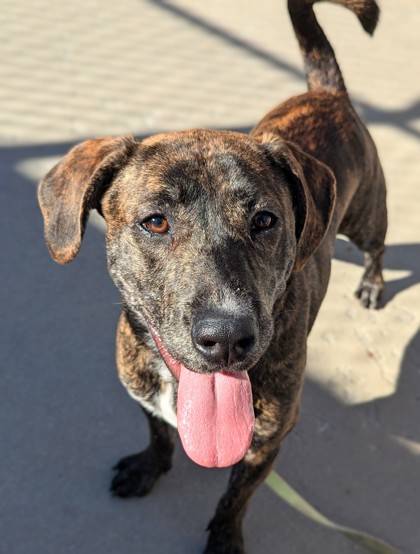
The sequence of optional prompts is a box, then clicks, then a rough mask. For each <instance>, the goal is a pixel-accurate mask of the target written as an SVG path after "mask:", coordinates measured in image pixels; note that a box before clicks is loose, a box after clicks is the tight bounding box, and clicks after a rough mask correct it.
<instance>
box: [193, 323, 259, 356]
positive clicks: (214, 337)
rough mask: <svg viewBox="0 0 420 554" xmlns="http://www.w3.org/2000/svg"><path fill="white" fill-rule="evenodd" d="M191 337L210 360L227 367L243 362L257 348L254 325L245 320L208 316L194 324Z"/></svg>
mask: <svg viewBox="0 0 420 554" xmlns="http://www.w3.org/2000/svg"><path fill="white" fill-rule="evenodd" d="M191 334H192V340H193V343H194V346H195V348H196V349H197V350H198V351H199V352H200V353H201V354H202V355H203V356H204V357H205V358H206V360H208V361H209V362H212V363H217V364H224V365H225V366H229V365H230V364H232V363H234V362H239V361H243V360H244V359H245V358H246V357H247V355H248V354H249V353H250V352H251V350H252V349H253V346H254V344H255V329H254V324H253V321H252V320H251V319H250V318H248V317H244V316H226V315H222V314H217V313H215V312H207V313H206V314H203V315H202V317H200V318H199V319H197V320H196V321H195V322H194V324H193V327H192V332H191Z"/></svg>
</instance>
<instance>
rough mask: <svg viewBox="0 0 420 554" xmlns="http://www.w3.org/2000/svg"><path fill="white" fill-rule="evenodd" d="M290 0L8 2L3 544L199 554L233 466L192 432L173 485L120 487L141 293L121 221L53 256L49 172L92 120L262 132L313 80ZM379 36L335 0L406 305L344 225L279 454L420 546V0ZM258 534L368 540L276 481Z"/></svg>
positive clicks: (384, 529) (338, 546)
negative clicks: (376, 296)
mask: <svg viewBox="0 0 420 554" xmlns="http://www.w3.org/2000/svg"><path fill="white" fill-rule="evenodd" d="M284 4H285V2H283V1H282V2H280V1H274V0H260V1H259V2H256V3H251V2H245V1H244V0H235V1H233V0H232V1H231V2H226V1H225V0H224V1H223V0H212V2H207V3H204V2H197V1H192V0H178V1H177V2H171V3H166V2H160V1H157V0H154V1H153V0H150V1H147V0H143V1H140V0H138V1H136V0H124V1H121V2H118V3H115V2H111V1H110V0H101V1H96V0H85V1H83V2H82V1H81V0H74V1H72V2H66V3H64V2H55V3H53V2H47V1H46V0H32V1H31V2H29V1H24V0H3V2H2V41H1V44H0V52H1V56H0V68H1V75H2V87H1V89H0V108H1V109H0V121H1V125H0V209H1V216H0V251H1V253H2V256H1V265H0V272H1V273H0V278H1V288H0V305H1V307H2V318H1V322H0V368H1V373H0V383H1V384H0V387H1V388H0V391H1V402H0V429H1V436H0V441H1V442H0V444H1V456H0V552H1V554H41V553H42V554H67V553H72V552H75V553H77V554H96V553H97V554H99V553H101V554H134V553H140V552H141V553H142V554H155V553H159V554H161V553H162V554H166V553H171V554H177V553H186V552H187V553H198V552H200V549H201V548H202V547H203V544H204V541H205V532H204V528H205V525H206V523H207V521H208V519H209V518H210V516H211V514H212V512H213V509H214V507H215V504H216V502H217V499H218V497H219V496H220V494H221V492H222V491H223V488H224V485H225V482H226V478H227V472H226V471H209V470H204V469H200V468H198V467H196V466H194V465H193V463H192V462H190V461H188V460H187V459H186V457H185V455H184V454H183V452H182V451H181V449H180V448H178V450H177V453H176V460H175V467H174V469H173V471H172V472H171V473H170V474H168V475H167V476H165V477H164V478H163V479H162V480H161V481H160V483H159V484H158V486H157V487H156V489H155V491H154V492H153V494H151V495H150V496H149V497H148V498H145V499H142V500H130V501H122V500H117V499H113V498H111V497H110V495H109V493H108V490H107V488H108V484H109V480H110V476H111V473H110V467H111V466H112V464H113V463H114V462H115V461H116V460H117V459H118V458H119V457H121V456H122V455H125V454H129V453H132V452H134V451H136V450H137V449H140V448H142V447H143V446H144V445H145V444H146V442H147V430H146V426H145V421H144V418H143V416H142V415H141V413H139V410H138V408H137V407H136V405H135V404H134V402H133V401H132V400H130V399H129V398H128V396H126V394H125V392H124V391H123V389H122V387H121V386H120V385H119V382H118V380H117V377H116V375H115V370H114V328H115V324H116V319H117V316H118V310H119V306H118V302H119V298H118V295H117V292H116V290H115V289H114V287H113V285H112V283H111V281H110V279H109V278H108V276H107V274H106V268H105V256H104V245H103V234H102V230H101V226H100V225H96V224H95V222H96V220H93V225H90V226H89V229H88V231H87V234H86V235H87V236H86V240H85V242H84V245H83V247H82V251H81V253H80V256H79V257H78V258H77V260H76V261H75V262H74V263H73V264H71V265H70V266H67V267H59V266H57V265H55V264H53V262H52V261H51V260H50V259H49V257H48V255H47V251H46V248H45V247H44V244H43V240H42V225H41V219H40V215H39V213H38V210H37V205H36V200H35V184H36V181H37V179H38V178H39V177H40V176H41V175H42V174H43V173H44V172H45V171H46V170H47V169H48V168H49V167H50V166H51V164H52V163H53V162H54V161H55V159H56V158H57V157H59V156H61V155H62V154H64V153H65V151H66V150H67V149H68V148H69V147H70V146H71V145H73V144H74V143H76V142H78V141H80V140H81V139H83V138H85V137H89V136H100V135H105V134H113V133H128V132H132V133H134V134H136V135H137V136H142V135H146V134H149V133H152V132H155V131H158V130H164V129H165V130H166V129H175V128H187V127H194V126H211V127H221V128H235V129H247V128H249V127H250V126H252V125H253V124H254V123H255V122H256V121H257V120H258V118H259V117H260V116H262V115H263V114H264V113H265V112H266V111H267V110H268V109H269V108H270V107H271V106H272V105H274V104H275V103H276V102H278V101H280V100H281V99H284V98H286V97H287V96H289V95H291V94H294V93H297V92H300V91H302V90H304V82H303V79H302V71H301V67H302V65H301V60H300V57H299V52H298V49H297V47H296V44H295V41H294V38H293V36H292V33H291V29H290V25H289V21H288V18H287V16H286V11H285V6H284ZM381 5H382V8H383V17H382V21H381V24H380V26H379V28H378V31H377V34H376V36H375V38H374V39H373V40H371V39H370V38H369V37H367V36H365V35H364V34H363V32H362V31H361V29H360V28H359V26H358V25H357V22H356V21H355V20H354V18H353V17H352V16H351V14H348V13H345V12H344V11H343V10H342V9H340V8H339V7H336V6H327V5H326V6H320V8H319V10H318V13H319V14H320V19H321V21H322V24H323V25H324V28H325V29H326V31H327V33H328V35H329V37H330V38H331V40H332V42H333V44H334V46H335V48H336V51H337V54H338V58H339V61H340V63H341V66H342V68H343V70H344V75H345V78H346V82H347V84H348V86H349V89H350V92H351V94H352V98H353V100H354V102H355V104H356V106H357V108H358V109H359V111H360V112H361V113H362V115H363V116H364V118H365V120H366V121H367V122H368V124H369V128H370V129H371V132H372V134H373V136H374V138H375V140H376V142H377V145H378V149H379V152H380V154H381V158H382V160H383V163H384V167H385V173H386V176H387V179H388V183H389V208H390V230H389V235H388V242H389V248H388V253H387V257H386V267H387V271H386V278H387V281H388V286H387V300H388V303H387V305H386V307H385V308H384V309H383V310H380V311H378V312H375V313H371V312H366V311H364V310H363V309H362V308H359V306H358V305H357V303H356V301H355V300H354V299H353V297H352V291H353V289H354V288H355V286H356V283H357V281H358V279H359V277H360V273H361V257H360V255H359V253H357V252H356V250H355V249H354V248H353V247H352V246H351V245H349V244H348V243H346V242H345V241H344V240H342V239H339V240H338V242H337V253H336V260H335V261H334V267H333V275H332V279H331V285H330V289H329V292H328V295H327V298H326V301H325V303H324V305H323V308H322V310H321V313H320V316H319V318H318V321H317V324H316V326H315V329H314V332H313V334H312V336H311V339H310V356H309V363H308V379H307V384H306V389H305V394H304V402H303V410H302V418H301V422H300V424H299V425H298V427H297V428H296V430H295V432H294V433H293V434H292V435H291V436H290V438H289V439H288V440H287V442H286V443H285V445H284V448H283V453H282V455H281V456H280V457H279V459H278V461H277V464H276V467H277V469H278V470H279V471H280V472H281V473H282V475H283V476H285V477H286V478H287V479H288V480H289V481H290V483H291V484H293V485H294V486H295V487H296V488H297V489H298V490H299V491H300V492H302V493H303V494H304V495H305V496H306V497H307V498H308V499H309V500H310V501H312V502H313V503H314V504H315V505H316V506H317V507H319V508H320V509H321V510H322V511H324V512H325V513H326V514H327V515H330V516H332V517H334V518H335V519H337V520H339V521H340V522H342V523H344V524H347V525H352V526H355V527H358V528H362V529H364V530H366V531H369V532H372V533H376V534H378V535H380V536H382V537H383V538H385V539H387V540H389V541H391V542H393V543H394V544H395V545H397V546H399V547H400V548H401V550H402V552H404V553H407V554H417V553H418V552H420V528H419V524H418V520H419V513H420V494H419V493H420V423H419V422H420V362H419V354H420V333H419V320H420V256H419V252H420V251H419V242H420V224H419V213H420V186H419V179H420V145H419V138H420V83H419V77H418V75H419V71H418V69H419V67H418V52H419V46H420V44H419V43H420V39H419V36H418V29H419V27H420V10H419V9H418V6H417V5H416V3H415V2H412V0H399V1H398V2H393V1H392V0H383V1H382V2H381ZM245 536H246V540H247V544H248V550H249V552H250V553H251V554H252V553H255V554H256V553H260V552H264V553H265V554H274V553H278V552H284V553H286V554H298V553H299V554H305V553H308V554H309V553H311V554H312V553H314V552H315V553H322V554H337V553H340V554H347V553H351V552H361V550H360V549H358V548H356V547H355V546H353V545H352V544H350V543H348V542H347V541H346V540H344V539H342V538H340V537H338V536H336V535H334V534H333V533H331V532H328V531H326V530H324V529H321V528H319V527H317V526H316V525H314V524H312V523H311V522H309V521H307V520H306V519H304V518H303V517H301V516H300V515H298V514H296V513H295V512H293V511H292V510H291V509H289V508H288V507H286V506H285V505H284V504H283V503H282V502H280V501H279V500H278V499H277V498H276V497H275V496H274V495H272V493H271V492H270V491H269V490H268V489H267V488H266V487H261V488H260V489H259V491H258V493H257V494H256V496H255V498H254V499H253V501H252V504H251V507H250V510H249V513H248V516H247V519H246V527H245Z"/></svg>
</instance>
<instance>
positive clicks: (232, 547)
mask: <svg viewBox="0 0 420 554" xmlns="http://www.w3.org/2000/svg"><path fill="white" fill-rule="evenodd" d="M204 554H245V550H244V545H243V542H242V540H241V541H239V542H237V541H234V542H232V541H230V540H229V541H227V540H226V538H225V539H224V538H223V537H220V538H214V537H212V536H211V535H210V537H209V540H208V542H207V546H206V549H205V550H204Z"/></svg>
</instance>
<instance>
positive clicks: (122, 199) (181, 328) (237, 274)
mask: <svg viewBox="0 0 420 554" xmlns="http://www.w3.org/2000/svg"><path fill="white" fill-rule="evenodd" d="M290 148H293V147H292V146H290V145H285V144H284V143H283V142H278V141H277V142H276V141H273V140H271V141H270V142H269V143H268V144H261V143H259V142H257V141H256V140H254V139H252V138H250V137H248V136H246V135H242V134H238V133H227V132H226V133H222V132H215V131H188V132H180V133H171V134H167V135H157V136H155V137H152V138H150V139H147V140H145V141H143V142H142V143H136V142H134V141H132V140H130V139H104V140H102V141H90V142H88V143H83V144H82V145H80V146H79V147H76V149H74V150H73V151H72V152H70V154H68V156H67V160H66V158H65V159H64V161H63V162H61V164H59V165H58V166H56V168H54V169H53V170H52V171H51V172H50V173H49V174H48V175H47V177H46V178H45V179H44V181H43V182H42V183H41V186H40V193H39V198H40V204H41V208H42V211H43V214H44V217H45V222H46V238H47V243H48V244H49V247H50V250H51V252H52V254H53V256H54V257H55V259H57V261H61V262H67V261H70V259H72V258H73V257H74V255H75V254H76V253H77V250H78V248H79V246H80V240H81V236H82V234H83V228H84V223H85V220H86V217H87V212H88V210H89V208H91V207H98V209H99V210H100V212H101V213H102V214H103V216H104V218H105V221H106V224H107V235H106V240H107V253H108V265H109V270H110V273H111V276H112V278H113V280H114V282H115V284H116V285H117V287H118V288H119V290H120V292H121V294H122V296H123V299H124V302H125V304H126V305H127V306H128V307H129V309H130V311H131V312H132V313H133V314H134V315H135V316H137V318H138V319H139V320H140V321H142V322H145V323H146V324H147V325H148V327H149V329H150V330H151V332H152V335H153V336H154V338H155V340H157V341H158V343H159V344H160V346H161V347H163V348H165V349H166V350H167V351H168V352H169V353H170V355H171V356H172V357H173V358H174V359H175V360H177V361H179V362H182V363H183V364H184V365H185V366H186V367H188V368H190V369H192V370H195V371H198V372H207V371H215V370H220V369H227V368H229V369H231V370H242V369H249V368H251V367H252V366H253V365H254V364H255V363H256V362H257V360H258V359H259V358H260V357H261V355H262V354H263V353H264V351H265V350H266V348H267V347H268V345H269V343H270V340H271V338H272V334H273V308H274V305H275V303H276V301H277V300H278V299H279V298H280V297H281V295H282V294H283V293H284V291H285V290H286V286H287V282H288V279H289V278H290V276H291V274H292V271H293V270H298V269H300V268H301V267H302V266H303V265H304V263H305V262H306V259H307V258H308V255H309V254H310V253H311V252H312V251H313V249H314V248H316V246H317V244H319V242H320V240H321V239H322V236H323V235H324V233H325V231H326V228H327V226H328V222H329V218H330V214H331V211H332V206H333V203H334V193H333V192H334V191H333V189H334V182H333V181H334V180H333V177H332V175H331V172H330V171H329V170H328V169H327V168H326V167H325V166H322V164H319V162H317V161H316V160H313V158H310V157H308V156H306V155H304V154H303V153H301V152H300V151H298V150H294V151H293V152H292V151H291V150H290ZM78 149H79V150H78ZM302 160H303V162H302ZM308 160H309V161H308ZM306 166H308V167H306ZM305 173H306V175H307V176H308V177H309V178H311V179H312V180H313V184H312V186H314V183H315V182H316V187H317V188H319V187H320V179H321V181H322V183H323V184H322V186H323V187H324V188H325V183H327V184H328V187H327V188H325V190H323V191H321V194H320V196H321V198H320V199H318V202H317V201H316V199H314V198H313V195H312V193H311V188H310V187H311V185H308V184H307V183H306V179H305ZM326 192H327V194H326ZM327 197H328V198H327ZM309 243H310V244H309ZM308 253H309V254H308Z"/></svg>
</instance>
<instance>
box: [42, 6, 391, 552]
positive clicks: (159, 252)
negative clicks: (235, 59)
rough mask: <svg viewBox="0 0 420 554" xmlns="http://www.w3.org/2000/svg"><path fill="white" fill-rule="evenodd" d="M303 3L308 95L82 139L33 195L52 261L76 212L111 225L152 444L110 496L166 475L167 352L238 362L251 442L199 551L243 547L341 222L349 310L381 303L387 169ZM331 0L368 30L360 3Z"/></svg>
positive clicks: (114, 269) (131, 359) (67, 251)
mask: <svg viewBox="0 0 420 554" xmlns="http://www.w3.org/2000/svg"><path fill="white" fill-rule="evenodd" d="M315 1H316V0H289V12H290V16H291V19H292V22H293V26H294V30H295V32H296V36H297V39H298V41H299V44H300V47H301V50H302V52H303V56H304V60H305V67H306V73H307V80H308V88H309V91H308V92H307V93H306V94H303V95H301V96H297V97H294V98H292V99H290V100H288V101H286V102H285V103H283V104H281V105H280V106H278V107H276V108H275V109H274V110H272V111H271V112H270V113H269V114H268V115H266V116H265V117H264V119H263V120H262V121H261V122H260V123H259V124H258V125H257V127H255V129H254V130H253V131H252V132H251V133H250V135H249V136H247V135H244V134H240V133H233V132H219V131H210V130H191V131H184V132H174V133H167V134H160V135H157V136H153V137H151V138H148V139H146V140H143V141H141V142H139V141H136V140H134V139H133V138H105V139H98V140H91V141H86V142H84V143H82V144H80V145H78V146H76V147H75V148H73V149H72V150H71V151H70V152H69V153H68V154H67V156H66V157H65V158H64V159H63V160H62V161H61V162H60V163H59V164H58V165H56V166H55V167H54V168H53V169H52V170H51V171H50V172H49V173H48V175H47V176H46V177H45V178H44V180H43V181H42V182H41V184H40V187H39V203H40V206H41V210H42V214H43V216H44V220H45V236H46V242H47V244H48V248H49V250H50V252H51V255H52V257H53V258H54V259H55V260H56V261H57V262H59V263H67V262H70V261H71V260H72V259H73V258H74V257H75V256H76V254H77V252H78V250H79V247H80V244H81V240H82V236H83V232H84V228H85V224H86V220H87V218H88V213H89V210H91V209H95V208H96V209H97V210H98V211H99V213H101V214H102V215H103V217H104V219H105V221H106V227H107V231H106V243H107V255H108V265H109V271H110V274H111V276H112V278H113V280H114V282H115V284H116V285H117V287H118V288H119V290H120V292H121V295H122V299H123V306H124V308H123V312H122V315H121V318H120V321H119V326H118V334H117V362H118V369H119V375H120V378H121V381H122V382H123V384H124V385H125V386H126V387H127V389H128V392H129V393H130V394H131V396H133V397H134V398H135V399H136V400H138V401H139V402H140V404H141V405H142V406H143V408H144V411H145V413H146V415H147V417H148V420H149V424H150V437H151V438H150V445H149V446H148V448H147V449H146V450H144V451H143V452H141V453H140V454H135V455H133V456H129V457H127V458H124V459H122V460H121V461H120V462H119V463H118V464H117V465H116V466H115V468H114V469H115V471H116V474H115V476H114V479H113V481H112V485H111V489H112V492H113V493H114V494H115V495H118V496H122V497H127V496H142V495H145V494H147V493H148V492H149V491H150V490H151V488H152V486H153V485H154V483H155V482H156V480H157V479H158V478H159V476H160V475H161V474H162V473H164V472H166V471H168V470H169V469H170V467H171V458H172V453H173V449H174V434H175V431H174V429H173V427H174V426H176V414H175V406H176V395H177V381H176V379H175V378H174V377H173V375H172V373H171V372H170V371H169V370H168V368H167V365H165V363H164V361H163V358H165V359H167V357H168V356H169V357H170V358H171V359H172V360H176V361H177V362H182V364H185V366H186V367H188V368H191V369H192V370H193V371H195V372H198V373H206V372H207V373H208V372H214V371H218V370H220V369H221V368H228V369H229V370H230V371H248V372H249V377H250V379H251V383H252V393H253V399H254V411H255V416H256V422H255V430H254V435H253V441H252V444H251V447H250V448H249V450H248V452H247V454H246V455H245V457H244V458H243V460H242V461H240V462H239V463H237V464H236V465H235V466H234V467H233V468H232V472H231V477H230V481H229V486H228V489H227V491H226V493H225V494H224V496H223V497H222V499H221V500H220V502H219V505H218V507H217V510H216V513H215V516H214V517H213V519H212V520H211V522H210V524H209V526H208V529H209V537H208V543H207V547H206V552H207V553H208V554H210V553H213V554H214V553H218V554H220V553H225V554H227V553H229V554H232V553H242V552H244V549H243V548H244V547H243V539H242V530H241V522H242V518H243V515H244V512H245V509H246V505H247V502H248V500H249V498H250V497H251V495H252V493H253V492H254V491H255V489H256V487H257V486H258V484H259V483H261V482H262V481H263V480H264V478H265V477H266V475H267V473H268V472H269V470H270V467H271V465H272V463H273V460H274V458H275V457H276V455H277V453H278V450H279V446H280V443H281V442H282V440H283V438H284V437H285V436H286V435H287V433H288V432H289V431H290V430H291V429H292V428H293V426H294V425H295V423H296V420H297V417H298V411H299V401H300V395H301V390H302V383H303V373H304V368H305V361H306V341H307V336H308V333H309V331H310V330H311V327H312V325H313V323H314V320H315V317H316V314H317V312H318V309H319V307H320V304H321V302H322V299H323V297H324V295H325V292H326V290H327V284H328V279H329V275H330V266H331V257H332V254H333V250H334V241H335V236H336V234H337V232H339V233H343V234H345V235H346V236H347V237H349V238H350V239H351V240H352V241H353V242H354V243H355V244H356V245H357V246H358V247H359V248H360V249H361V250H363V252H364V253H365V259H366V267H365V272H364V274H363V277H362V280H361V283H360V285H359V287H358V289H357V292H356V295H357V296H358V297H359V298H360V300H361V302H362V304H363V305H364V306H365V307H367V308H376V307H377V306H378V302H379V299H380V296H381V293H382V289H383V278H382V256H383V252H384V238H385V232H386V227H387V212H386V203H385V184H384V176H383V173H382V169H381V165H380V162H379V159H378V155H377V152H376V148H375V145H374V143H373V141H372V139H371V137H370V135H369V133H368V131H367V130H366V128H365V126H364V125H363V123H362V122H361V120H360V119H359V117H358V115H357V114H356V112H355V110H354V109H353V107H352V105H351V103H350V100H349V96H348V94H347V92H346V88H345V85H344V82H343V78H342V75H341V72H340V69H339V66H338V65H337V62H336V59H335V56H334V52H333V50H332V48H331V46H330V44H329V42H328V40H327V38H326V37H325V35H324V33H323V31H322V29H321V28H320V26H319V24H318V22H317V20H316V18H315V15H314V12H313V7H312V5H313V4H314V3H315ZM335 1H336V3H338V4H341V5H343V6H345V7H347V8H349V9H350V10H352V11H353V12H354V13H355V14H356V15H357V17H358V18H359V20H360V22H361V24H362V26H363V27H364V29H365V30H366V31H367V32H369V33H373V31H374V29H375V27H376V24H377V20H378V15H379V9H378V6H377V5H376V3H375V2H374V1H373V0H335ZM203 326H204V331H205V332H204V334H203ZM152 336H154V338H155V340H153V339H152ZM157 345H158V346H159V345H160V350H158V348H157ZM165 353H166V357H165ZM162 356H163V357H162Z"/></svg>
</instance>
